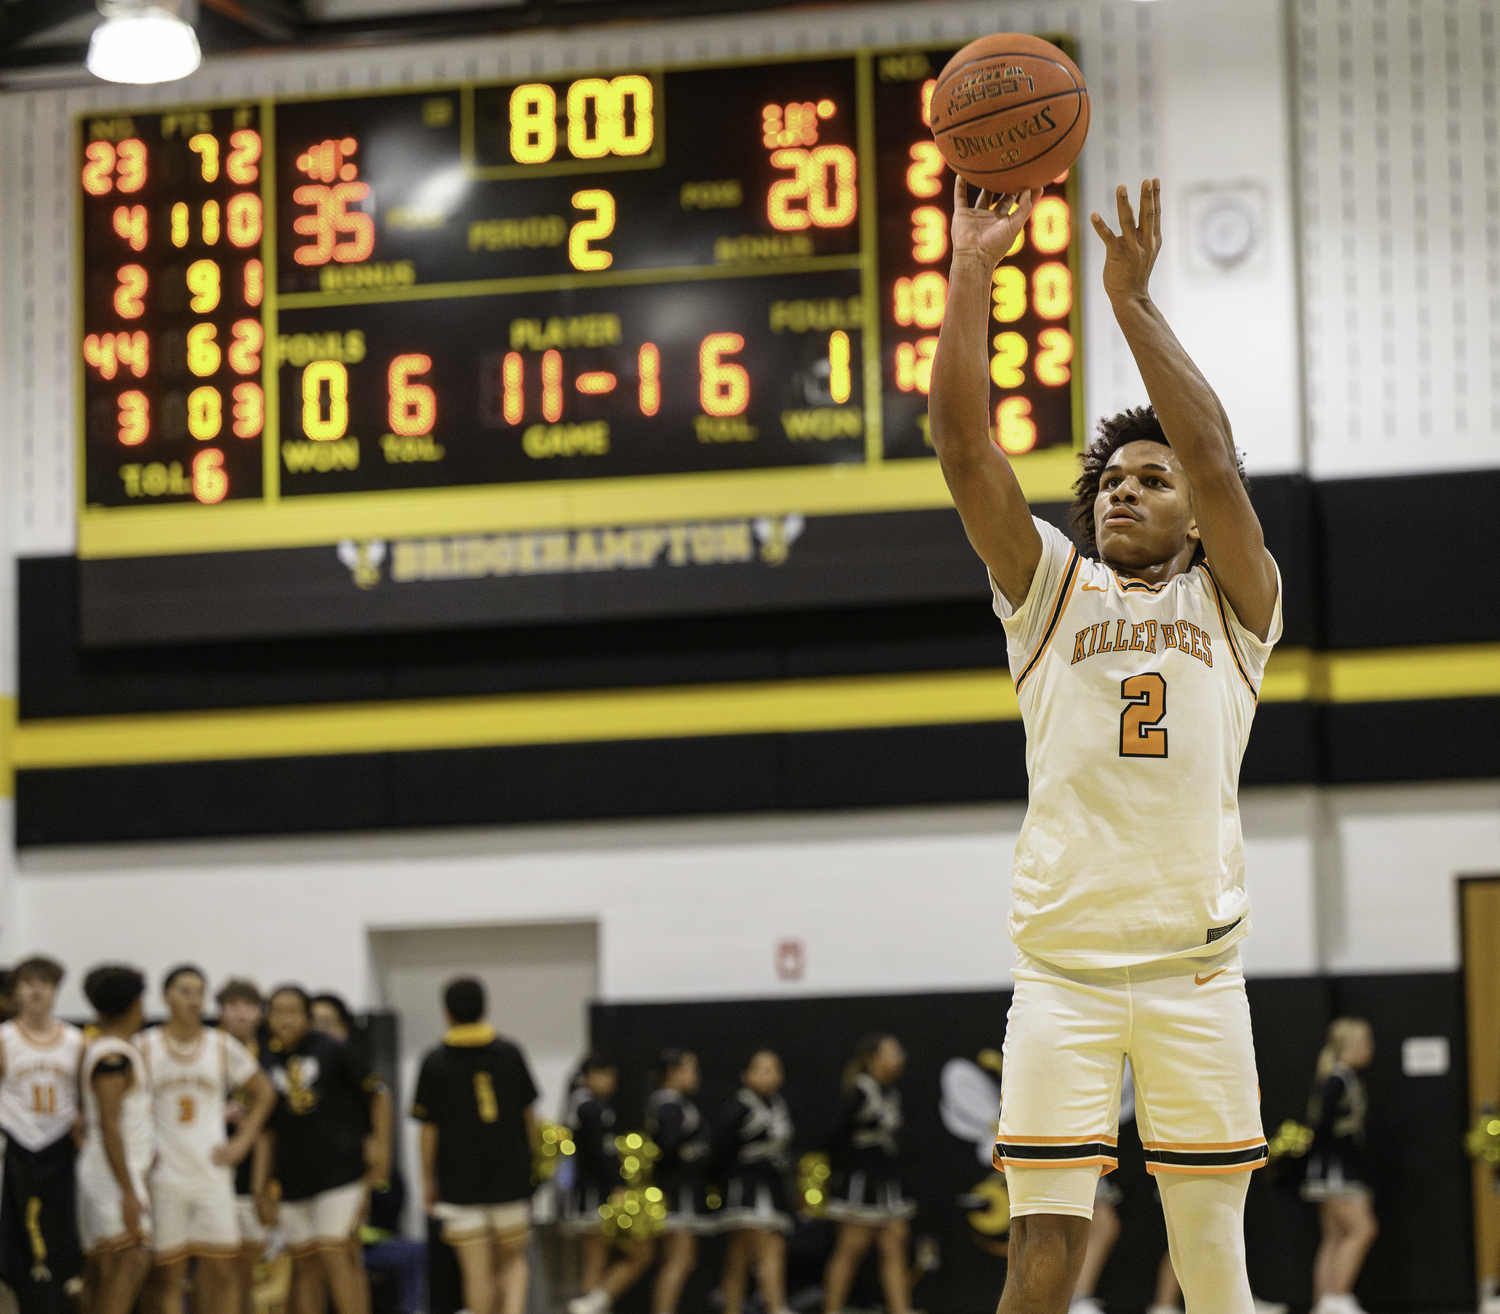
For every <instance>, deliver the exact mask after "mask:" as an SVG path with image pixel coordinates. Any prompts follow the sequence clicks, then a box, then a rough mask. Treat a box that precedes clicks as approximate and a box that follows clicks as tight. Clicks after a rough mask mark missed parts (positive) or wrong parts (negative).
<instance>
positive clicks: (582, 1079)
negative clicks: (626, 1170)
mask: <svg viewBox="0 0 1500 1314" xmlns="http://www.w3.org/2000/svg"><path fill="white" fill-rule="evenodd" d="M619 1079H620V1074H619V1071H618V1070H617V1069H616V1067H615V1065H614V1064H613V1063H612V1062H610V1061H609V1060H608V1059H605V1058H601V1057H599V1056H598V1055H597V1054H590V1055H589V1056H588V1058H586V1059H584V1061H583V1064H582V1066H581V1067H580V1068H579V1069H578V1072H577V1074H576V1075H575V1076H574V1078H573V1081H572V1092H571V1094H570V1095H569V1096H568V1106H567V1112H566V1113H565V1114H564V1117H563V1121H564V1122H566V1123H567V1125H568V1126H569V1127H571V1128H572V1130H573V1144H574V1145H575V1146H576V1147H577V1150H576V1153H575V1154H574V1160H575V1165H574V1171H575V1176H574V1179H573V1184H572V1186H571V1187H570V1188H569V1189H568V1192H567V1194H566V1195H565V1196H564V1197H563V1222H562V1226H563V1231H565V1232H567V1233H569V1234H570V1235H573V1236H576V1237H578V1239H579V1242H580V1244H581V1246H582V1250H583V1271H582V1274H581V1276H580V1281H579V1285H580V1287H581V1288H582V1290H583V1294H582V1295H581V1296H575V1297H574V1298H573V1299H572V1300H570V1301H569V1302H568V1314H605V1311H607V1310H608V1309H609V1308H610V1306H611V1305H613V1304H614V1302H615V1301H616V1300H618V1299H619V1298H620V1296H622V1295H623V1294H624V1293H625V1292H627V1291H629V1290H630V1288H631V1287H633V1286H634V1285H635V1284H636V1282H638V1281H639V1280H640V1278H641V1275H642V1274H644V1273H645V1271H646V1270H647V1269H648V1268H650V1267H651V1253H652V1248H653V1247H652V1243H651V1242H650V1241H634V1240H631V1241H622V1242H620V1246H621V1249H622V1251H623V1254H622V1256H621V1257H620V1258H619V1259H618V1260H616V1261H615V1262H614V1263H613V1264H611V1263H610V1262H609V1257H610V1251H611V1249H612V1248H613V1247H614V1245H615V1242H614V1241H613V1240H612V1239H611V1238H609V1237H607V1236H605V1235H604V1225H603V1219H601V1218H600V1216H599V1206H600V1205H602V1204H603V1203H604V1202H605V1201H607V1200H608V1199H609V1196H610V1192H612V1191H613V1190H614V1189H615V1188H616V1187H618V1186H620V1185H622V1183H621V1179H620V1153H619V1151H618V1150H617V1149H616V1148H615V1107H614V1102H613V1101H614V1097H615V1088H616V1087H617V1086H618V1085H619Z"/></svg>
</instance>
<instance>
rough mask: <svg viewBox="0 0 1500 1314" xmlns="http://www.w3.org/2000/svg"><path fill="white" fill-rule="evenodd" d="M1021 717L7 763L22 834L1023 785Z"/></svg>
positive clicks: (267, 831) (934, 795)
mask: <svg viewBox="0 0 1500 1314" xmlns="http://www.w3.org/2000/svg"><path fill="white" fill-rule="evenodd" d="M1025 794H1026V765H1025V758H1024V755H1023V738H1022V730H1021V725H1020V722H1018V721H1015V722H1003V723H999V724H986V723H981V724H977V725H956V726H931V727H926V726H923V727H913V728H896V729H887V730H845V731H837V732H828V733H821V734H804V735H769V734H768V735H736V736H726V737H722V738H704V739H648V740H632V741H624V742H612V743H599V744H542V745H533V746H527V747H516V748H468V749H452V750H442V751H433V752H413V753H388V754H374V753H372V754H365V755H358V756H347V757H293V758H265V759H258V760H249V761H233V762H193V763H166V764H158V765H151V766H132V767H84V768H77V769H71V770H57V771H22V772H19V773H18V774H17V777H16V837H17V842H18V843H20V844H23V845H38V844H99V843H107V842H111V841H116V840H144V839H190V838H202V837H207V836H211V835H274V834H306V833H310V832H319V831H325V832H336V831H345V830H387V829H397V828H402V827H412V826H479V825H506V824H511V823H517V822H535V821H577V820H587V819H599V818H610V817H669V816H685V815H702V814H705V813H725V812H767V811H797V810H806V809H812V808H853V807H885V806H897V805H904V804H919V803H953V802H974V803H978V802H986V801H991V800H994V799H1001V798H1024V797H1025Z"/></svg>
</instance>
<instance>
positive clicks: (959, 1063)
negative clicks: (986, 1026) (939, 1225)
mask: <svg viewBox="0 0 1500 1314" xmlns="http://www.w3.org/2000/svg"><path fill="white" fill-rule="evenodd" d="M975 1058H976V1059H977V1062H976V1061H973V1060H970V1059H962V1058H956V1059H949V1060H948V1062H947V1063H945V1064H944V1065H943V1072H942V1077H941V1078H940V1083H939V1084H940V1086H941V1088H942V1102H941V1104H940V1106H939V1112H940V1113H941V1115H942V1119H943V1126H944V1127H946V1128H947V1129H948V1131H949V1132H950V1133H951V1134H952V1135H954V1136H956V1137H958V1139H959V1140H961V1141H969V1142H971V1143H972V1144H973V1146H974V1157H975V1158H977V1159H978V1160H979V1162H980V1163H982V1164H984V1165H985V1167H986V1168H990V1165H991V1155H992V1154H993V1153H994V1149H995V1136H996V1134H997V1133H998V1132H999V1129H1000V1083H999V1080H998V1078H999V1075H1000V1062H1001V1061H1000V1052H999V1051H998V1050H994V1049H982V1050H980V1051H979V1053H978V1054H977V1055H976V1056H975ZM992 1074H993V1075H992ZM958 1207H959V1208H960V1209H962V1210H963V1211H964V1213H965V1215H966V1216H967V1218H968V1221H969V1228H970V1235H971V1236H972V1237H973V1238H974V1243H975V1244H976V1245H977V1246H979V1247H980V1249H982V1250H987V1251H989V1253H990V1254H992V1255H999V1256H1001V1257H1004V1255H1005V1253H1006V1249H1007V1243H1008V1241H1009V1237H1010V1192H1009V1191H1007V1190H1006V1186H1005V1174H1004V1173H1001V1172H996V1171H994V1169H993V1168H991V1169H990V1172H989V1173H988V1175H987V1176H985V1177H984V1178H983V1179H982V1180H980V1181H979V1182H977V1183H975V1185H974V1186H972V1187H970V1188H969V1190H968V1191H967V1192H965V1193H964V1194H963V1195H960V1196H959V1197H958Z"/></svg>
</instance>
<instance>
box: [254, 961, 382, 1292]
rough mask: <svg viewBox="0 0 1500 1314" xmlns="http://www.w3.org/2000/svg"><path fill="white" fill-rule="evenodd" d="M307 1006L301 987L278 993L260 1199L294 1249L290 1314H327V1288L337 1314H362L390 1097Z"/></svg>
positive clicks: (258, 1170)
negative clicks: (366, 1232) (362, 1236)
mask: <svg viewBox="0 0 1500 1314" xmlns="http://www.w3.org/2000/svg"><path fill="white" fill-rule="evenodd" d="M310 1003H311V1001H310V1000H309V999H308V997H307V992H306V991H304V990H303V989H302V988H301V987H299V986H282V987H280V988H279V989H278V990H276V991H275V992H273V993H272V995H271V1005H270V1008H269V1010H268V1013H267V1016H268V1019H269V1021H270V1028H271V1044H270V1052H269V1053H268V1054H267V1055H266V1068H267V1071H268V1072H269V1074H270V1078H271V1084H272V1086H274V1087H275V1089H276V1091H277V1093H278V1094H279V1095H280V1096H281V1098H280V1100H278V1101H277V1104H276V1109H275V1111H274V1112H273V1113H272V1114H271V1119H270V1122H269V1123H268V1124H267V1131H266V1133H265V1134H264V1135H263V1136H262V1137H261V1139H260V1142H259V1143H258V1144H257V1146H256V1156H255V1170H254V1185H255V1196H256V1202H257V1206H258V1208H259V1210H260V1217H261V1221H262V1222H263V1223H264V1224H265V1225H266V1226H267V1227H272V1226H275V1225H276V1223H277V1221H278V1214H279V1221H280V1224H281V1230H282V1235H283V1236H284V1237H285V1239H286V1244H287V1249H288V1250H290V1251H291V1255H292V1290H291V1298H290V1314H322V1312H323V1310H324V1308H325V1305H324V1292H325V1290H326V1291H327V1292H328V1293H330V1294H331V1295H332V1298H333V1306H334V1309H335V1310H336V1311H337V1314H361V1312H362V1311H364V1310H367V1309H368V1308H369V1298H370V1296H369V1284H368V1281H367V1280H366V1278H365V1272H364V1266H363V1265H362V1264H361V1262H360V1258H359V1252H358V1246H357V1244H356V1241H355V1233H356V1231H357V1229H358V1228H359V1224H360V1220H361V1219H362V1218H363V1217H364V1212H365V1195H366V1192H367V1190H368V1189H369V1187H371V1186H373V1185H375V1184H376V1183H379V1182H383V1181H385V1180H386V1178H387V1176H388V1175H389V1173H390V1145H391V1097H390V1094H389V1092H388V1091H387V1090H386V1088H385V1084H384V1083H383V1082H382V1081H381V1080H380V1077H379V1076H378V1075H377V1074H376V1073H375V1072H373V1071H372V1070H371V1069H370V1067H369V1065H368V1064H367V1063H364V1062H362V1061H361V1060H360V1058H359V1055H358V1052H357V1051H356V1050H354V1049H352V1048H351V1047H350V1046H348V1045H345V1044H342V1043H340V1042H339V1041H337V1040H335V1039H333V1037H332V1036H327V1035H324V1034H323V1033H322V1032H320V1031H314V1030H313V1029H312V1014H311V1007H310ZM366 1128H373V1130H371V1131H370V1132H369V1134H368V1135H366ZM273 1179H274V1181H275V1183H276V1186H277V1188H279V1193H278V1190H273V1187H272V1180H273ZM278 1200H279V1206H278Z"/></svg>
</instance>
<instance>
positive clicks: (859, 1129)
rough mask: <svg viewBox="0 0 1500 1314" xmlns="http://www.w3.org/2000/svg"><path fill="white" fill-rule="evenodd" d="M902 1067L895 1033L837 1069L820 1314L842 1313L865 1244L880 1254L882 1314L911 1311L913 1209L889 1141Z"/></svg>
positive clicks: (866, 1043)
mask: <svg viewBox="0 0 1500 1314" xmlns="http://www.w3.org/2000/svg"><path fill="white" fill-rule="evenodd" d="M905 1067H906V1051H905V1050H903V1049H902V1048H901V1042H900V1041H898V1040H897V1039H896V1037H895V1036H881V1035H872V1036H866V1037H865V1038H864V1039H863V1040H861V1041H860V1042H859V1044H857V1045H856V1046H855V1047H854V1057H853V1058H852V1059H850V1061H849V1064H848V1066H847V1067H846V1068H845V1069H844V1080H843V1087H844V1109H843V1115H842V1116H841V1117H840V1119H839V1123H838V1126H837V1128H836V1129H835V1131H834V1134H833V1138H832V1154H831V1158H832V1166H833V1180H832V1183H831V1189H830V1191H829V1193H828V1216H829V1217H830V1218H832V1219H834V1220H836V1221H837V1223H838V1225H839V1230H838V1239H837V1241H836V1242H835V1243H834V1247H833V1254H832V1255H830V1256H829V1258H828V1268H827V1271H826V1272H825V1273H824V1275H823V1293H824V1294H823V1308H824V1310H825V1311H826V1314H839V1311H840V1310H842V1309H843V1308H844V1302H845V1301H846V1300H847V1299H848V1297H849V1288H850V1287H851V1286H853V1284H854V1275H855V1273H857V1272H858V1271H859V1265H860V1261H861V1260H862V1259H863V1258H864V1256H865V1251H867V1250H868V1249H869V1248H870V1246H871V1244H872V1243H875V1244H876V1245H878V1247H879V1251H880V1285H881V1287H882V1289H883V1290H884V1291H885V1307H886V1310H887V1314H909V1311H910V1309H911V1286H910V1283H909V1280H908V1275H907V1268H906V1240H907V1226H906V1220H907V1219H909V1218H910V1217H911V1216H912V1215H913V1214H914V1213H915V1212H916V1205H915V1204H914V1203H912V1202H911V1201H910V1200H906V1199H903V1198H902V1195H901V1179H900V1176H899V1175H898V1172H897V1152H898V1151H897V1142H896V1135H897V1133H898V1132H899V1131H900V1130H901V1122H902V1117H901V1092H900V1091H898V1090H897V1089H896V1086H895V1083H896V1082H897V1081H898V1080H900V1077H901V1073H902V1071H903V1070H904V1069H905Z"/></svg>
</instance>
